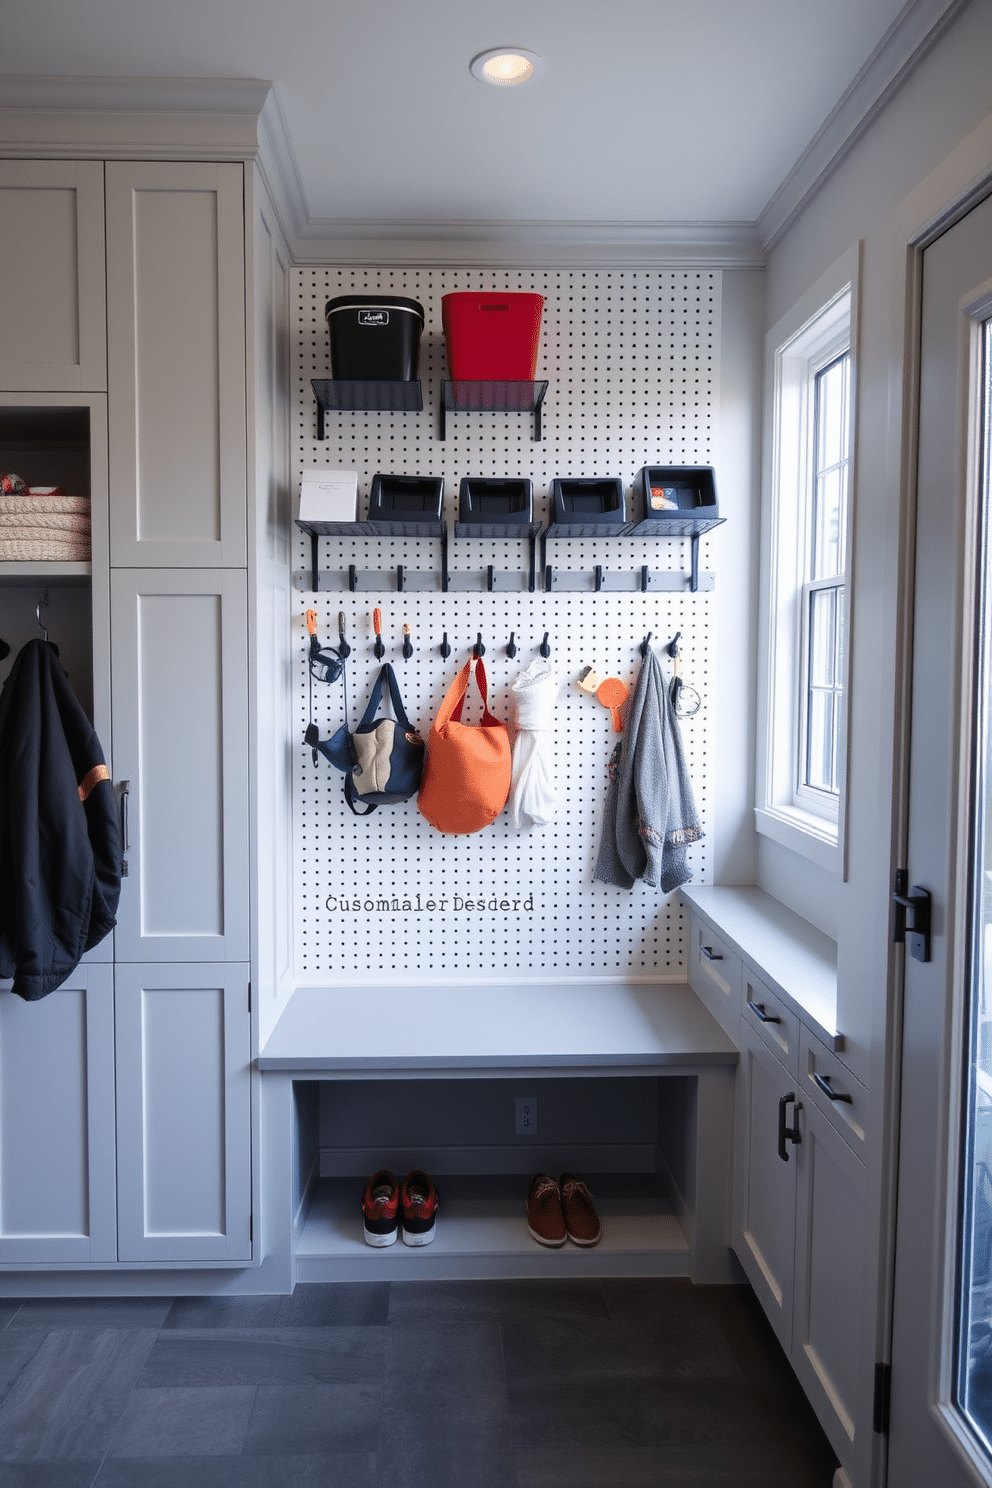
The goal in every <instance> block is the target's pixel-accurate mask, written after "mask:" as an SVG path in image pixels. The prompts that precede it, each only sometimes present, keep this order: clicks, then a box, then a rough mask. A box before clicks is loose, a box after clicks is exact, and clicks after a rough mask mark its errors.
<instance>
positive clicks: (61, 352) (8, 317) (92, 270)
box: [0, 160, 107, 392]
mask: <svg viewBox="0 0 992 1488" xmlns="http://www.w3.org/2000/svg"><path fill="white" fill-rule="evenodd" d="M0 222H2V223H3V225H4V226H3V232H0V388H10V389H29V390H34V391H42V390H46V389H51V390H56V389H59V390H62V391H64V392H74V391H82V390H87V391H100V390H102V389H105V388H106V386H107V323H106V303H107V302H106V271H105V265H104V217H103V162H102V161H96V160H82V161H74V160H0Z"/></svg>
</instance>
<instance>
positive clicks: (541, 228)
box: [291, 219, 765, 269]
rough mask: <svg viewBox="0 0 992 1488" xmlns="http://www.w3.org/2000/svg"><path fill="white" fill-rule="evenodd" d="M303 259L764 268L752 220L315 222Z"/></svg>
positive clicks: (299, 240)
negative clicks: (686, 221) (681, 221)
mask: <svg viewBox="0 0 992 1488" xmlns="http://www.w3.org/2000/svg"><path fill="white" fill-rule="evenodd" d="M291 246H292V252H293V261H294V263H297V264H301V265H302V264H325V263H326V264H355V263H361V264H369V265H372V266H376V267H384V268H385V267H398V266H404V267H413V266H418V265H433V266H436V267H438V268H503V269H515V268H521V269H525V268H526V269H531V268H564V269H572V268H659V267H668V266H671V267H676V266H677V267H683V268H684V267H689V268H700V269H703V268H705V269H711V268H712V269H725V268H748V269H753V268H764V265H765V253H764V249H763V248H762V245H761V243H760V241H759V239H758V234H757V230H756V227H755V224H754V223H750V222H690V223H680V222H607V221H588V222H534V221H468V220H462V219H450V220H448V221H444V220H439V221H426V220H424V221H420V220H416V219H406V220H401V219H395V220H391V221H385V222H377V221H371V220H364V219H338V220H336V221H333V220H327V221H323V222H321V221H314V222H310V223H308V224H307V226H306V228H305V229H304V231H303V232H302V233H301V234H299V235H297V236H296V237H294V238H292V239H291Z"/></svg>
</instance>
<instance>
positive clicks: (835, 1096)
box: [813, 1070, 854, 1106]
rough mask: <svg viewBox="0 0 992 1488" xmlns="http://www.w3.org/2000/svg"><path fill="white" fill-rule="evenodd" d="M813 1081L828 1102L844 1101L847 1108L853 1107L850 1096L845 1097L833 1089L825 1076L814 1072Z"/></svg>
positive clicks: (841, 1092) (839, 1091) (842, 1093)
mask: <svg viewBox="0 0 992 1488" xmlns="http://www.w3.org/2000/svg"><path fill="white" fill-rule="evenodd" d="M813 1079H814V1081H815V1082H816V1084H817V1085H819V1087H820V1089H821V1090H822V1091H823V1093H824V1095H825V1096H826V1097H827V1099H828V1100H832V1101H844V1103H845V1104H846V1105H848V1106H853V1105H854V1101H853V1099H852V1097H851V1096H849V1095H845V1094H844V1092H843V1090H835V1089H834V1087H833V1086H832V1085H831V1083H830V1079H829V1077H828V1076H827V1075H821V1074H819V1073H818V1071H816V1070H814V1071H813Z"/></svg>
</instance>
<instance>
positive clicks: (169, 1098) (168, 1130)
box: [116, 964, 251, 1262]
mask: <svg viewBox="0 0 992 1488" xmlns="http://www.w3.org/2000/svg"><path fill="white" fill-rule="evenodd" d="M116 1018H117V1023H116V1026H117V1162H118V1175H119V1176H118V1210H119V1217H118V1255H119V1258H120V1260H121V1261H166V1262H167V1261H235V1260H245V1261H247V1260H249V1259H250V1258H251V1115H250V1096H249V1081H250V1076H249V1061H250V1057H251V1040H250V1036H249V1012H248V967H247V965H242V966H218V965H216V964H208V965H199V966H120V965H119V966H118V967H117V976H116Z"/></svg>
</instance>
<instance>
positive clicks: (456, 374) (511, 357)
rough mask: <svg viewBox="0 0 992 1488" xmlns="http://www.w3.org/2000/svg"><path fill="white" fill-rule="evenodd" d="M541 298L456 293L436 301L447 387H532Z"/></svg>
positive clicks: (524, 295) (542, 297) (516, 295)
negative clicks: (467, 384)
mask: <svg viewBox="0 0 992 1488" xmlns="http://www.w3.org/2000/svg"><path fill="white" fill-rule="evenodd" d="M543 308H544V296H543V295H539V294H495V293H490V294H481V293H479V291H477V290H458V291H457V292H456V293H454V294H446V295H442V296H441V324H442V326H443V327H444V339H445V344H446V349H447V353H448V375H449V377H450V378H451V379H452V381H453V382H468V381H474V380H477V379H478V380H484V381H490V380H492V381H499V382H503V381H506V382H533V380H534V371H535V368H536V367H537V343H538V340H539V338H540V335H541V311H542V309H543Z"/></svg>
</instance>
